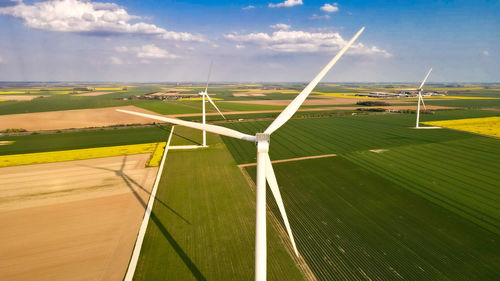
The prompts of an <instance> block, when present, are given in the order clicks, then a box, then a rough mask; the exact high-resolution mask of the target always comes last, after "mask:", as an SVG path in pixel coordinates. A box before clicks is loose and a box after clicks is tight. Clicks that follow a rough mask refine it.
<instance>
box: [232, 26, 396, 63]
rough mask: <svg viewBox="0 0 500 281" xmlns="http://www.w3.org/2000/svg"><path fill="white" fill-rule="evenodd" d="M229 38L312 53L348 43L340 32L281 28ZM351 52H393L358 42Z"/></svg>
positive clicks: (238, 41) (381, 54)
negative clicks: (270, 31) (270, 32)
mask: <svg viewBox="0 0 500 281" xmlns="http://www.w3.org/2000/svg"><path fill="white" fill-rule="evenodd" d="M224 37H225V38H226V39H228V40H231V41H235V42H237V43H238V44H240V45H241V44H254V45H257V46H259V47H261V48H262V49H264V50H270V51H273V52H283V53H311V52H332V51H338V50H340V49H341V48H342V47H344V46H345V44H347V40H344V39H343V38H342V37H341V36H340V34H339V33H338V32H307V31H299V30H291V31H286V30H279V31H275V32H273V33H272V34H268V33H263V32H261V33H249V34H237V33H233V34H225V35H224ZM348 53H349V54H358V55H372V56H382V57H390V56H391V54H390V53H389V52H387V51H386V50H382V49H380V48H378V47H376V46H371V47H370V46H365V45H364V44H362V43H357V44H354V45H352V46H351V49H350V50H349V52H348Z"/></svg>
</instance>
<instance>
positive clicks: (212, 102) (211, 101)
mask: <svg viewBox="0 0 500 281" xmlns="http://www.w3.org/2000/svg"><path fill="white" fill-rule="evenodd" d="M207 98H208V101H209V102H210V103H211V104H212V105H213V106H214V107H215V109H217V111H218V112H219V114H220V115H221V116H222V117H223V118H224V119H226V116H224V114H222V112H220V110H219V108H218V107H217V106H216V105H215V103H214V101H213V100H212V99H211V98H210V96H209V95H208V94H207Z"/></svg>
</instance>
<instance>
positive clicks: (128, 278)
mask: <svg viewBox="0 0 500 281" xmlns="http://www.w3.org/2000/svg"><path fill="white" fill-rule="evenodd" d="M174 127H175V126H172V130H171V131H170V136H168V141H167V143H166V145H165V152H164V153H163V157H162V158H161V163H160V167H158V172H157V174H156V179H155V183H154V186H153V190H151V195H150V196H149V202H148V205H147V207H146V210H145V213H144V218H143V219H142V223H141V227H140V228H139V233H138V234H137V239H136V240H135V245H134V251H133V252H132V257H131V258H130V262H129V264H128V268H127V273H126V274H125V278H124V279H123V280H124V281H132V279H133V278H134V273H135V269H136V267H137V262H138V261H139V254H140V253H141V248H142V243H143V242H144V236H145V235H146V230H147V228H148V223H149V217H150V216H151V211H152V210H153V204H154V202H155V199H156V191H158V185H159V184H160V178H161V174H162V172H163V166H164V165H165V159H166V158H167V152H168V149H169V146H170V140H171V139H172V135H173V133H174Z"/></svg>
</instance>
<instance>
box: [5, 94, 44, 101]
mask: <svg viewBox="0 0 500 281" xmlns="http://www.w3.org/2000/svg"><path fill="white" fill-rule="evenodd" d="M40 97H46V96H32V95H29V96H28V95H0V100H17V101H25V100H32V99H36V98H40Z"/></svg>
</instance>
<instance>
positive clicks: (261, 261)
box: [117, 27, 365, 281]
mask: <svg viewBox="0 0 500 281" xmlns="http://www.w3.org/2000/svg"><path fill="white" fill-rule="evenodd" d="M364 29H365V28H364V27H363V28H361V29H360V30H359V31H358V33H356V35H354V37H353V38H352V39H351V40H350V41H349V42H348V43H347V44H346V45H345V46H344V48H342V50H340V52H339V53H338V54H337V55H336V56H335V57H334V58H333V59H332V60H331V61H330V62H329V63H328V64H327V65H326V66H325V67H324V68H323V69H322V70H321V72H320V73H319V74H318V75H317V76H316V77H314V79H313V80H312V81H311V82H310V83H309V84H308V85H307V86H306V87H305V88H304V90H302V92H301V93H300V94H299V95H298V96H297V97H295V99H294V100H293V101H292V102H291V103H290V104H288V106H287V107H286V108H285V109H284V110H283V111H282V112H281V113H280V115H279V116H278V117H277V118H276V119H275V120H274V121H273V122H272V123H271V125H269V127H267V129H266V130H265V131H264V132H263V133H257V134H255V135H247V134H244V133H241V132H238V131H236V130H232V129H229V128H225V127H222V126H217V125H209V124H200V123H196V122H189V121H184V120H179V119H172V118H166V117H161V116H157V115H151V114H144V113H139V112H134V111H128V110H121V109H117V111H120V112H124V113H129V114H133V115H137V116H142V117H147V118H151V119H156V120H160V121H164V122H168V123H172V124H176V125H181V126H186V127H190V128H194V129H198V130H206V131H208V132H211V133H215V134H219V135H224V136H228V137H232V138H236V139H241V140H246V141H250V142H253V143H255V144H256V146H257V179H256V197H257V200H256V233H255V280H256V281H265V280H266V266H267V264H266V259H267V249H266V180H267V182H268V183H269V187H270V188H271V192H272V194H273V196H274V199H275V200H276V203H277V205H278V208H279V210H280V213H281V216H282V218H283V221H284V223H285V228H286V230H287V232H288V235H289V237H290V241H291V243H292V246H293V250H294V251H295V254H296V255H297V256H298V254H299V253H298V251H297V247H296V245H295V240H294V238H293V234H292V230H291V229H290V224H289V222H288V218H287V215H286V212H285V207H284V205H283V200H282V199H281V194H280V191H279V188H278V183H277V181H276V176H275V174H274V170H273V166H272V163H271V159H270V158H269V154H268V152H269V141H270V136H271V134H272V133H273V132H274V131H276V130H277V129H279V128H280V127H281V126H282V125H283V124H285V123H286V122H287V121H288V120H289V119H290V118H291V117H292V116H293V115H294V114H295V112H296V111H297V110H298V109H299V107H300V106H301V105H302V103H303V102H304V100H305V99H306V98H307V96H308V95H309V94H310V93H311V91H312V90H313V89H314V87H316V85H317V84H318V83H319V81H321V79H322V78H323V77H324V76H325V75H326V74H327V72H328V71H329V70H330V69H331V68H332V66H333V65H334V64H335V63H336V62H337V61H338V60H339V59H340V57H341V56H342V55H343V54H344V53H345V52H346V51H347V49H349V47H350V46H351V45H352V43H353V42H354V41H355V40H356V39H357V38H358V36H359V35H360V34H361V33H362V32H363V30H364Z"/></svg>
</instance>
